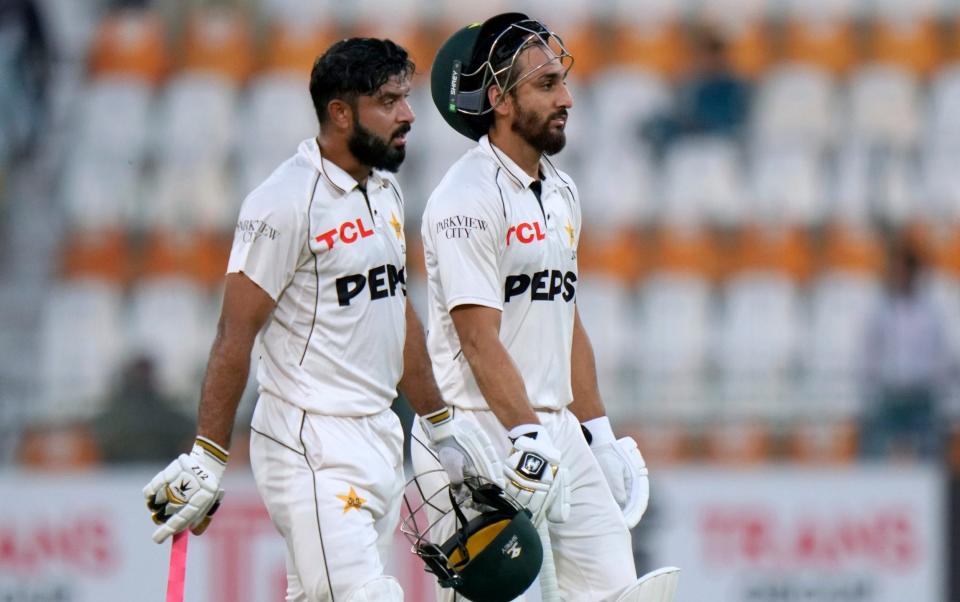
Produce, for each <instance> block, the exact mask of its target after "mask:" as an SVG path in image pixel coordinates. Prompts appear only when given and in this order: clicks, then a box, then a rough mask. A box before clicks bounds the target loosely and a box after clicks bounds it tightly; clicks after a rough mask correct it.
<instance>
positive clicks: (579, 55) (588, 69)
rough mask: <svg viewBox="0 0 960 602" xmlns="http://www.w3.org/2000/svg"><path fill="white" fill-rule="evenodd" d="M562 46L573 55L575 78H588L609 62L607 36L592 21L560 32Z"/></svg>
mask: <svg viewBox="0 0 960 602" xmlns="http://www.w3.org/2000/svg"><path fill="white" fill-rule="evenodd" d="M560 37H561V38H563V44H564V45H565V46H566V47H567V51H568V52H569V53H570V54H572V55H573V60H574V68H573V69H574V72H575V73H576V74H577V77H581V78H590V77H591V76H593V75H594V74H595V73H597V72H598V71H599V70H600V69H601V68H603V67H604V66H605V65H606V64H607V63H608V62H609V47H608V46H607V42H608V40H609V36H607V35H606V31H605V30H601V29H600V27H599V26H598V24H597V23H596V22H594V21H592V20H588V21H585V22H583V23H579V24H578V25H577V26H576V27H568V28H567V29H566V30H564V31H563V32H560Z"/></svg>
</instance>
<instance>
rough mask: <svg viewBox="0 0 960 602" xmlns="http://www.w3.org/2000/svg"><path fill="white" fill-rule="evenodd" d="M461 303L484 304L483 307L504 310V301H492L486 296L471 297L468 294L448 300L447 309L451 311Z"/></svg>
mask: <svg viewBox="0 0 960 602" xmlns="http://www.w3.org/2000/svg"><path fill="white" fill-rule="evenodd" d="M461 305H482V306H483V307H489V308H490V309H496V310H498V311H503V303H500V302H499V301H492V300H491V299H488V298H486V297H471V296H468V295H460V296H458V297H454V298H452V299H449V300H447V311H448V312H449V311H451V310H452V309H454V308H455V307H460V306H461Z"/></svg>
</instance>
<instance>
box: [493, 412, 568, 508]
mask: <svg viewBox="0 0 960 602" xmlns="http://www.w3.org/2000/svg"><path fill="white" fill-rule="evenodd" d="M508 436H509V437H510V440H511V441H512V442H513V448H512V449H511V450H510V455H509V456H508V457H507V461H506V463H505V466H504V469H503V473H504V475H505V476H506V478H507V479H506V487H504V491H506V493H508V494H509V495H511V496H512V497H513V498H515V499H516V500H517V502H519V503H520V504H521V505H523V506H524V507H526V508H527V509H528V510H530V513H531V514H533V521H534V523H535V524H538V525H539V524H540V522H541V521H542V520H543V518H544V517H546V519H547V520H549V521H550V522H552V523H562V522H565V521H566V520H567V518H568V517H569V516H570V486H569V485H568V484H567V481H566V472H565V471H564V470H563V469H562V468H560V451H559V450H558V449H557V448H556V446H555V445H554V444H553V442H552V441H551V440H550V435H549V434H547V431H546V430H545V429H544V428H543V426H541V425H539V424H524V425H521V426H518V427H514V428H513V429H512V430H511V431H510V432H509V433H508Z"/></svg>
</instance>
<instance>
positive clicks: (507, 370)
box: [461, 336, 540, 430]
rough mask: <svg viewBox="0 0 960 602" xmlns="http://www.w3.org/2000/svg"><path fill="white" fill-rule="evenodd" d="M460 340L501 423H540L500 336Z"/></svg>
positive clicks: (466, 356) (521, 379)
mask: <svg viewBox="0 0 960 602" xmlns="http://www.w3.org/2000/svg"><path fill="white" fill-rule="evenodd" d="M461 344H462V350H463V355H464V357H465V358H466V360H467V363H468V364H470V370H471V371H472V372H473V377H474V379H475V380H476V381H477V386H478V387H479V388H480V393H482V394H483V397H484V399H486V401H487V405H488V406H489V407H490V409H491V410H492V411H493V413H494V415H495V416H496V417H497V419H498V420H499V421H500V423H501V424H502V425H503V426H505V427H506V428H507V429H508V430H509V429H512V428H513V427H515V426H519V425H521V424H538V423H539V422H540V420H539V419H538V418H537V415H536V413H535V412H534V411H533V408H532V407H531V406H530V400H529V399H528V398H527V390H526V387H525V386H524V384H523V378H522V377H521V376H520V371H519V370H518V369H517V366H516V364H514V363H513V358H511V357H510V354H509V353H507V350H506V349H505V348H504V347H503V343H501V342H500V339H499V337H497V336H487V337H478V338H477V339H474V340H472V341H463V340H462V339H461Z"/></svg>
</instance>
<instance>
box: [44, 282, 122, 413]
mask: <svg viewBox="0 0 960 602" xmlns="http://www.w3.org/2000/svg"><path fill="white" fill-rule="evenodd" d="M122 316H123V300H122V297H121V290H120V288H119V287H118V286H117V285H115V284H112V283H109V282H105V281H102V280H93V279H76V280H69V281H63V282H60V283H58V284H56V285H54V287H53V288H52V290H51V291H50V294H49V298H48V300H47V303H46V305H45V307H44V309H43V322H42V325H41V328H40V333H39V336H40V366H39V369H40V372H41V375H42V380H41V382H42V383H43V387H42V388H43V390H42V392H41V395H40V399H39V400H38V403H37V404H36V405H35V407H34V408H33V412H34V416H33V417H32V418H33V419H34V420H36V421H38V422H40V421H42V420H43V419H45V418H46V419H48V420H49V419H51V418H53V417H56V420H58V421H82V420H86V419H89V418H92V417H93V416H94V415H95V414H96V413H97V412H98V411H99V410H101V409H102V405H103V403H104V402H105V401H106V398H107V395H108V393H109V392H110V388H111V386H112V384H113V378H114V376H115V374H116V371H117V370H118V366H119V362H120V360H121V358H122V353H123V336H124V334H123V333H124V328H123V324H122Z"/></svg>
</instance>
